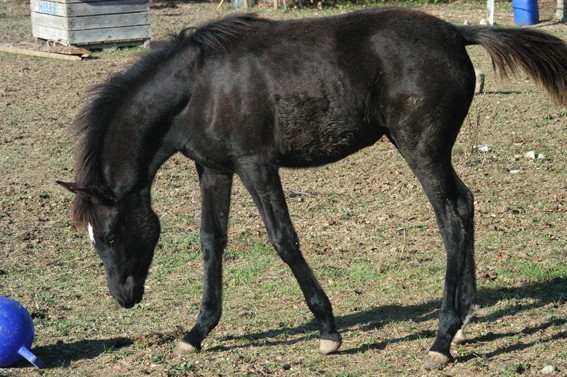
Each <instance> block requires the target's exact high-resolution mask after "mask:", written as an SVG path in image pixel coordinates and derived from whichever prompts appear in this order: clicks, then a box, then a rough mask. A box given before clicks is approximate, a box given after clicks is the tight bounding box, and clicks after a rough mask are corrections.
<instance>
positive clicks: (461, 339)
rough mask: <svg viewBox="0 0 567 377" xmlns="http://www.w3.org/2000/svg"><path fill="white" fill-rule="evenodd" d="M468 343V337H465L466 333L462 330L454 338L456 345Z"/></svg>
mask: <svg viewBox="0 0 567 377" xmlns="http://www.w3.org/2000/svg"><path fill="white" fill-rule="evenodd" d="M466 341H467V337H466V335H465V332H464V331H463V330H462V329H461V330H459V331H457V333H456V334H455V336H454V337H453V344H456V345H459V344H463V343H465V342H466Z"/></svg>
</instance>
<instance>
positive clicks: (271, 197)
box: [238, 159, 341, 354]
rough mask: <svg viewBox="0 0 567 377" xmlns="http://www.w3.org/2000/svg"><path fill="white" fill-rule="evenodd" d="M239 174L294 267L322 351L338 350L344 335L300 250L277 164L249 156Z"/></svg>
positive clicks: (271, 235) (270, 234) (273, 239)
mask: <svg viewBox="0 0 567 377" xmlns="http://www.w3.org/2000/svg"><path fill="white" fill-rule="evenodd" d="M238 175H239V176H240V179H241V180H242V183H243V184H244V186H245V187H246V188H247V189H248V191H249V192H250V194H251V195H252V197H253V198H254V202H255V203H256V206H257V207H258V210H259V211H260V214H261V216H262V219H263V220H264V224H265V225H266V229H267V232H268V237H269V239H270V242H271V243H272V245H273V246H274V248H275V249H276V251H277V252H278V254H279V256H280V257H281V258H282V259H283V261H284V262H285V263H286V264H287V265H288V266H289V267H290V268H291V271H292V272H293V275H294V276H295V278H296V279H297V281H298V283H299V286H300V287H301V290H302V292H303V295H304V297H305V301H306V302H307V306H308V307H309V309H310V310H311V312H312V313H313V314H314V316H315V319H316V320H317V322H318V323H319V330H320V336H321V340H320V347H319V351H320V352H321V353H323V354H329V353H332V352H335V351H336V350H337V349H338V348H339V347H340V345H341V336H340V334H339V333H338V332H337V329H336V326H335V318H334V316H333V310H332V307H331V303H330V301H329V299H328V298H327V295H326V294H325V292H324V291H323V288H321V285H320V284H319V282H318V281H317V279H316V278H315V276H314V275H313V272H312V271H311V268H310V267H309V265H308V264H307V262H306V261H305V259H304V258H303V255H302V254H301V251H300V249H299V240H298V238H297V234H296V233H295V230H294V228H293V225H292V223H291V219H290V218H289V213H288V209H287V204H286V201H285V197H284V192H283V189H282V186H281V182H280V177H279V173H278V169H277V167H276V166H273V165H269V164H266V163H265V162H260V161H257V160H256V159H248V160H247V161H242V162H241V164H240V167H239V169H238Z"/></svg>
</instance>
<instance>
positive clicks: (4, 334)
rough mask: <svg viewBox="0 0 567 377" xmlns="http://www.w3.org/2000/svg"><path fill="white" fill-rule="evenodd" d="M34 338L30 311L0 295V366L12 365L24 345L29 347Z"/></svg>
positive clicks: (18, 359)
mask: <svg viewBox="0 0 567 377" xmlns="http://www.w3.org/2000/svg"><path fill="white" fill-rule="evenodd" d="M33 338H34V328H33V321H32V319H31V316H30V313H28V311H27V310H26V308H24V307H23V306H22V305H21V304H20V303H19V302H17V301H15V300H12V299H9V298H7V297H0V367H1V368H3V367H7V366H10V365H14V364H15V363H17V362H18V361H20V359H21V358H22V356H21V355H20V354H19V353H18V351H19V350H20V348H21V347H22V346H24V347H25V348H27V349H29V348H30V347H31V344H32V342H33Z"/></svg>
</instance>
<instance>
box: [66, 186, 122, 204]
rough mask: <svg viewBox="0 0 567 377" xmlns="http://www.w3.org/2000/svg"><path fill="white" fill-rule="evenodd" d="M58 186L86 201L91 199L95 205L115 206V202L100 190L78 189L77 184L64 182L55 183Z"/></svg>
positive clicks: (90, 188)
mask: <svg viewBox="0 0 567 377" xmlns="http://www.w3.org/2000/svg"><path fill="white" fill-rule="evenodd" d="M55 182H56V183H57V184H59V185H61V186H63V187H65V188H66V189H67V190H69V191H71V192H72V193H73V194H77V195H79V196H82V197H83V198H85V199H90V200H92V201H93V202H95V203H100V204H106V205H109V204H113V203H114V200H113V199H112V198H109V197H108V195H105V194H104V193H103V192H102V191H101V190H100V189H98V188H94V187H78V186H77V184H76V183H75V182H62V181H55Z"/></svg>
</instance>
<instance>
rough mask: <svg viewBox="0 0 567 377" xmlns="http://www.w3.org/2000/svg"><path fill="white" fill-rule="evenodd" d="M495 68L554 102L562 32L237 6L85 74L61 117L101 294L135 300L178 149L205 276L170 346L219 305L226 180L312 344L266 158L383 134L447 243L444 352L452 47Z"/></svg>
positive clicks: (448, 323)
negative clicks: (241, 198) (281, 269)
mask: <svg viewBox="0 0 567 377" xmlns="http://www.w3.org/2000/svg"><path fill="white" fill-rule="evenodd" d="M476 44H478V45H481V46H483V47H484V48H485V49H486V50H487V51H488V53H489V54H490V56H491V57H492V60H493V62H494V65H495V66H496V67H497V68H498V70H499V71H500V72H502V73H503V74H507V73H513V72H514V71H515V70H516V69H517V68H521V69H523V70H525V71H526V72H527V74H528V75H529V76H530V77H532V78H533V79H534V80H536V81H537V82H539V83H540V84H542V85H543V86H544V87H545V88H546V89H547V90H548V91H549V93H550V95H551V96H552V97H553V99H554V100H555V101H556V102H557V103H559V104H560V105H567V44H566V43H565V42H563V41H562V40H560V39H558V38H555V37H552V36H550V35H548V34H545V33H542V32H537V31H533V30H528V29H521V30H520V29H502V28H486V27H475V26H461V27H456V26H453V25H451V24H449V23H447V22H444V21H441V20H439V19H437V18H435V17H432V16H429V15H427V14H424V13H421V12H416V11H411V10H405V9H374V10H366V11H359V12H352V13H348V14H345V15H340V16H336V17H328V18H318V19H304V20H296V21H283V22H282V21H273V20H268V19H262V18H258V17H257V16H255V15H253V14H238V15H233V16H229V17H227V18H224V19H221V20H219V21H217V22H213V23H210V24H208V25H205V26H203V27H201V28H198V29H196V30H189V29H187V30H184V31H182V32H181V33H180V34H179V35H178V36H176V37H173V38H172V39H171V40H170V41H168V42H167V43H165V44H164V45H163V46H161V47H160V48H158V49H155V50H153V51H150V52H149V53H147V54H146V55H144V56H143V57H142V58H141V59H140V60H139V61H138V62H137V63H135V64H134V65H133V66H132V67H131V68H129V69H128V70H126V71H125V72H123V73H119V74H116V75H114V76H113V77H111V78H110V79H109V80H108V81H107V82H105V83H103V84H101V85H99V86H97V87H96V88H95V90H94V93H93V96H92V98H91V101H90V103H89V104H88V105H87V106H86V107H85V108H84V109H83V110H82V112H81V113H80V114H79V115H78V117H77V119H76V121H75V122H74V126H73V127H74V131H75V132H76V136H77V138H78V151H77V159H76V167H75V182H74V183H62V182H60V183H61V184H63V185H64V186H65V187H66V188H67V189H69V190H70V191H72V192H74V193H76V194H77V195H76V197H75V199H74V202H73V209H74V217H75V220H76V221H77V222H79V223H83V224H85V225H87V226H88V229H89V233H90V236H91V240H92V243H93V245H94V247H95V248H96V250H97V251H98V253H99V254H100V256H101V257H102V260H103V262H104V266H105V270H106V274H107V278H108V284H109V287H110V293H111V294H112V296H113V297H114V298H115V299H116V300H117V301H118V302H119V303H120V305H122V306H123V307H126V308H129V307H132V306H133V305H135V304H136V303H138V302H140V300H141V299H142V295H143V293H144V281H145V279H146V276H147V274H148V269H149V267H150V263H151V261H152V257H153V253H154V248H155V246H156V243H157V241H158V238H159V234H160V224H159V220H158V216H157V215H156V214H155V213H154V211H153V210H152V208H151V198H150V186H151V184H152V181H153V179H154V176H155V174H156V171H157V170H158V169H159V167H160V166H161V165H162V164H163V162H164V161H166V160H167V159H168V158H169V157H170V156H172V155H173V154H174V153H176V152H182V153H183V154H184V155H185V156H187V157H189V158H190V159H192V160H194V161H195V163H196V166H197V171H198V174H199V179H200V186H201V195H202V211H201V230H200V235H201V247H202V253H203V259H204V269H205V271H204V279H205V281H204V289H203V298H202V303H201V309H200V312H199V316H198V319H197V321H196V324H195V325H194V327H193V328H192V329H191V331H190V332H188V333H187V334H186V335H185V336H184V337H183V340H182V341H181V343H180V349H181V350H186V351H189V350H195V349H197V350H198V349H200V348H201V343H202V341H203V339H204V338H205V337H206V336H207V334H209V332H210V331H211V330H212V329H213V328H214V327H215V326H216V325H217V323H218V321H219V319H220V317H221V306H222V303H221V301H222V281H221V280H222V256H223V250H224V248H225V245H226V243H227V222H228V217H229V206H230V194H231V185H232V180H233V176H234V174H237V175H238V177H239V178H240V180H241V181H242V183H243V184H244V186H245V187H246V189H247V190H248V191H249V192H250V194H251V195H252V198H253V199H254V202H255V204H256V206H257V207H258V210H259V211H260V214H261V217H262V220H263V221H264V223H265V226H266V229H267V233H268V237H269V240H270V242H271V243H272V245H273V246H274V248H275V249H276V251H277V253H278V254H279V256H280V257H281V258H282V259H283V260H284V261H285V263H286V264H288V265H289V267H290V268H291V270H292V272H293V274H294V276H295V277H296V279H297V281H298V282H299V285H300V287H301V290H302V291H303V294H304V296H305V300H306V302H307V305H308V306H309V309H311V311H312V312H313V314H314V316H315V318H316V320H317V322H318V324H319V327H320V338H321V340H320V352H322V353H324V354H327V353H331V352H334V351H336V350H337V349H338V348H339V346H340V345H341V336H340V334H339V333H338V331H337V328H336V326H335V320H334V317H333V312H332V308H331V303H330V302H329V299H328V298H327V296H326V295H325V292H324V291H323V289H322V288H321V286H320V285H319V283H318V281H317V279H316V278H315V276H314V274H313V272H312V271H311V269H310V268H309V266H308V264H307V262H306V261H305V259H304V258H303V256H302V254H301V252H300V248H299V241H298V238H297V235H296V232H295V230H294V228H293V225H292V222H291V220H290V217H289V213H288V208H287V205H286V201H285V196H284V192H283V190H282V185H281V182H280V176H279V173H278V170H279V168H280V167H292V168H300V167H309V166H317V165H322V164H327V163H331V162H334V161H337V160H339V159H341V158H343V157H345V156H347V155H350V154H352V153H354V152H356V151H357V150H359V149H361V148H364V147H367V146H370V145H372V144H374V143H375V142H376V141H377V140H378V139H380V137H382V136H384V135H385V136H386V137H387V138H388V139H389V140H390V141H392V143H394V144H395V146H396V147H397V149H398V150H399V151H400V153H401V154H402V155H403V157H404V159H405V160H406V161H407V163H408V164H409V166H410V168H411V169H412V171H413V173H414V174H415V175H416V176H417V178H418V179H419V181H420V183H421V185H422V186H423V189H424V190H425V192H426V194H427V197H428V198H429V200H430V202H431V205H432V207H433V210H434V212H435V216H436V219H437V223H438V226H439V230H440V233H441V236H442V238H443V241H444V244H445V248H446V252H447V270H446V277H445V289H444V295H443V302H442V306H441V311H440V315H439V317H440V319H439V329H438V334H437V338H436V339H435V342H434V343H433V345H432V347H431V351H430V353H429V357H428V362H429V363H432V364H444V363H447V362H449V361H450V360H451V354H450V346H451V342H452V341H453V340H456V341H458V340H462V335H463V334H462V333H461V332H460V329H462V328H463V326H464V325H466V323H467V322H468V318H469V317H470V315H471V314H472V311H473V309H474V307H475V306H476V299H477V298H476V282H475V264H474V253H473V238H474V237H473V233H474V230H473V196H472V194H471V192H470V191H469V190H468V189H467V187H466V186H465V185H464V184H463V182H461V180H460V179H459V178H458V176H457V174H456V173H455V171H454V169H453V166H452V164H451V149H452V147H453V144H454V142H455V138H456V137H457V134H458V132H459V129H460V127H461V123H462V122H463V119H464V118H465V116H466V114H467V111H468V109H469V105H470V103H471V101H472V98H473V92H474V87H475V74H474V70H473V66H472V64H471V61H470V59H469V56H468V55H467V52H466V49H465V46H467V45H476Z"/></svg>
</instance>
